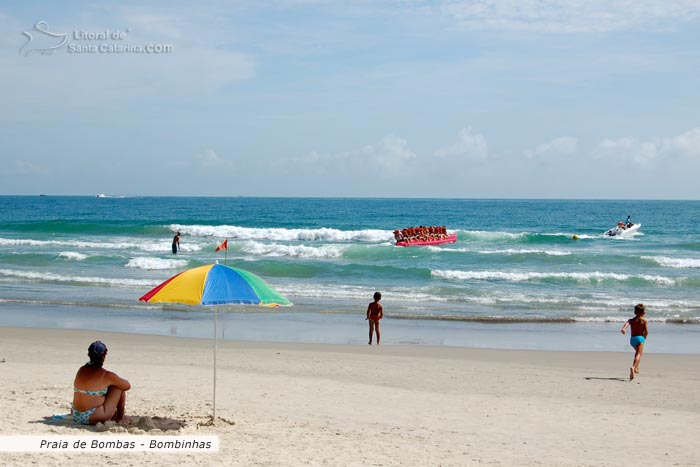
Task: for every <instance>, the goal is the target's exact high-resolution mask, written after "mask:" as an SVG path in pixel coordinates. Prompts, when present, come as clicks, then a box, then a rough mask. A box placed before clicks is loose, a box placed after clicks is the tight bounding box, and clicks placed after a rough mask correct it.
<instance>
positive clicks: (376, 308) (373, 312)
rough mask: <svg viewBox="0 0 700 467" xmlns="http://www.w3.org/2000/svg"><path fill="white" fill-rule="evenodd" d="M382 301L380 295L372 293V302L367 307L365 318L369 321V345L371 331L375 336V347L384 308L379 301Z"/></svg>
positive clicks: (370, 343) (370, 342)
mask: <svg viewBox="0 0 700 467" xmlns="http://www.w3.org/2000/svg"><path fill="white" fill-rule="evenodd" d="M381 299H382V294H381V293H379V292H374V301H373V302H372V303H370V304H369V306H367V317H366V318H365V320H368V321H369V345H372V331H374V332H376V334H377V345H379V339H380V337H381V336H380V334H379V320H380V319H382V318H383V317H384V307H382V304H381V303H379V301H380V300H381Z"/></svg>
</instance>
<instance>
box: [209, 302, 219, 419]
mask: <svg viewBox="0 0 700 467" xmlns="http://www.w3.org/2000/svg"><path fill="white" fill-rule="evenodd" d="M217 316H218V310H217V309H216V307H214V404H213V409H214V413H213V415H212V417H211V420H212V423H215V422H216V348H217V345H216V342H217V332H216V321H217Z"/></svg>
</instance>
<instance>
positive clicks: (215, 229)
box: [169, 224, 393, 243]
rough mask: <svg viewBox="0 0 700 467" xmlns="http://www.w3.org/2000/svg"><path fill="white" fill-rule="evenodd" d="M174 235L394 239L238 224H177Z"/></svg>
mask: <svg viewBox="0 0 700 467" xmlns="http://www.w3.org/2000/svg"><path fill="white" fill-rule="evenodd" d="M169 228H170V230H172V231H173V232H182V233H185V234H187V235H192V236H198V237H217V238H229V239H241V240H273V241H282V242H293V241H319V242H331V243H333V242H338V243H348V242H361V243H379V242H386V241H389V240H391V239H392V238H393V235H392V233H391V232H390V231H388V230H373V229H365V230H339V229H332V228H326V227H323V228H320V229H285V228H267V229H264V228H251V227H238V226H235V225H177V224H173V225H170V226H169Z"/></svg>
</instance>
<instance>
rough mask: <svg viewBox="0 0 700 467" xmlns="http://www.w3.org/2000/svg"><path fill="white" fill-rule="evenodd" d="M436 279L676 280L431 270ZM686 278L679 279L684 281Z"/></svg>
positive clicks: (667, 282)
mask: <svg viewBox="0 0 700 467" xmlns="http://www.w3.org/2000/svg"><path fill="white" fill-rule="evenodd" d="M431 274H432V275H434V276H436V277H441V278H444V279H452V280H504V281H509V282H524V281H530V280H542V279H564V280H575V281H579V282H601V281H606V280H615V281H627V280H630V279H642V280H645V281H648V282H654V283H657V284H661V285H675V284H676V283H677V282H676V281H677V280H676V279H673V278H670V277H664V276H652V275H648V274H639V275H632V274H619V273H614V272H600V271H594V272H503V271H452V270H439V269H438V270H431ZM682 279H684V278H679V279H678V280H682Z"/></svg>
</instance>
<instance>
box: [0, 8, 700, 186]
mask: <svg viewBox="0 0 700 467" xmlns="http://www.w3.org/2000/svg"><path fill="white" fill-rule="evenodd" d="M194 3H196V4H194ZM39 21H44V22H45V24H46V26H41V25H39V26H38V27H39V28H40V29H41V28H42V27H43V28H44V29H43V30H44V31H48V32H51V33H53V34H59V36H50V35H47V34H45V33H44V32H42V31H38V30H37V29H36V28H35V25H36V24H37V22H39ZM105 31H106V32H108V34H109V35H110V37H108V38H107V39H100V38H97V39H94V40H84V39H83V40H81V39H78V38H76V36H80V35H81V34H83V35H84V34H97V33H99V32H105ZM23 32H27V33H29V35H31V37H32V40H31V41H29V40H28V36H27V35H24V34H23ZM113 33H122V37H121V38H120V39H115V38H112V37H111V34H113ZM60 34H65V35H66V36H60ZM61 37H65V43H63V45H62V46H61V47H60V48H57V49H55V50H53V51H52V52H51V53H48V52H47V51H44V53H41V50H42V49H48V48H50V47H53V46H56V45H57V44H60V43H61V41H62V40H63V39H61ZM52 41H53V42H52ZM698 44H700V0H634V1H633V0H624V1H614V0H608V1H605V0H585V1H584V0H568V1H565V0H527V1H525V0H518V1H516V0H501V1H497V0H476V1H467V0H450V1H447V0H446V1H419V0H415V1H414V0H397V1H334V0H326V1H315V0H274V1H268V2H261V1H252V0H251V1H247V0H242V1H230V2H229V1H226V2H224V1H221V2H201V4H200V3H199V2H178V1H168V2H149V4H148V5H147V6H144V5H142V4H141V2H131V1H125V2H119V3H118V4H117V2H79V1H77V2H70V5H59V4H58V3H56V2H45V3H43V2H32V1H23V2H9V1H6V2H3V3H2V4H0V69H2V70H3V71H2V73H0V86H1V88H0V89H1V90H2V91H1V92H2V99H0V119H1V124H0V163H1V164H2V167H3V168H2V170H0V194H38V193H45V194H56V195H59V194H62V195H68V194H88V195H94V194H97V193H107V194H113V195H168V196H169V195H186V196H237V195H244V196H360V197H465V198H494V197H496V198H625V199H700V190H699V189H698V188H697V180H696V179H697V174H698V173H700V171H699V169H700V92H698V89H699V88H698V85H699V83H700V53H699V52H700V47H699V46H698ZM124 45H126V46H129V47H132V48H134V47H146V46H147V45H155V46H158V47H160V46H167V47H172V50H171V51H170V52H169V53H134V52H131V51H129V52H124V53H106V52H91V51H87V52H82V53H76V52H75V48H76V47H78V48H80V47H85V48H89V46H94V47H98V48H99V47H113V46H124ZM69 47H72V48H73V50H72V51H71V50H69Z"/></svg>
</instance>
